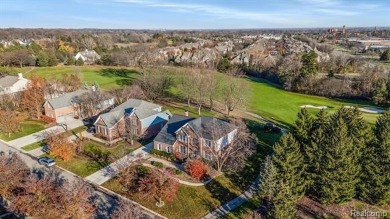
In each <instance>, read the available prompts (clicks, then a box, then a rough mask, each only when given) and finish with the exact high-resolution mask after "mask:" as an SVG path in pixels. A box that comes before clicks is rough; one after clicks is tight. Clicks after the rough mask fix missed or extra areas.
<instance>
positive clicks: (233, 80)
mask: <svg viewBox="0 0 390 219" xmlns="http://www.w3.org/2000/svg"><path fill="white" fill-rule="evenodd" d="M242 75H243V72H242V71H241V70H240V69H236V68H235V69H232V70H229V71H228V72H227V73H226V74H225V78H224V81H223V84H222V85H221V86H222V91H221V95H222V99H223V102H224V104H225V108H226V112H227V114H228V116H229V115H230V112H231V111H233V110H234V109H235V108H236V107H237V106H241V107H242V106H244V105H245V103H246V99H245V98H246V97H247V93H246V91H247V90H248V88H247V87H246V84H244V83H243V81H242V80H241V79H240V78H241V77H242ZM243 88H245V89H243Z"/></svg>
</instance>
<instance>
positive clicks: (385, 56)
mask: <svg viewBox="0 0 390 219" xmlns="http://www.w3.org/2000/svg"><path fill="white" fill-rule="evenodd" d="M380 60H381V61H390V49H386V50H385V51H384V52H383V53H382V55H381V58H380Z"/></svg>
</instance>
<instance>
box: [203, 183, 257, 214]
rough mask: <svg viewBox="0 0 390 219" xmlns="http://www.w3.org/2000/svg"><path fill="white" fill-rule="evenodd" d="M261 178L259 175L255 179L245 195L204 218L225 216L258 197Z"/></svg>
mask: <svg viewBox="0 0 390 219" xmlns="http://www.w3.org/2000/svg"><path fill="white" fill-rule="evenodd" d="M259 180H260V177H259V175H258V176H257V178H256V179H255V181H253V182H252V184H251V186H250V187H249V189H247V190H246V191H245V192H244V193H242V194H241V195H240V196H238V197H237V198H235V199H233V200H231V201H229V202H228V203H226V204H224V205H222V206H220V207H219V208H217V209H215V210H214V211H212V212H210V213H208V214H207V215H206V216H204V217H203V219H216V218H219V217H222V216H224V215H225V214H227V213H228V212H229V211H231V210H233V209H235V208H237V207H239V206H240V205H242V204H243V203H244V202H247V201H248V200H249V199H251V198H252V197H253V196H255V195H257V190H258V185H259Z"/></svg>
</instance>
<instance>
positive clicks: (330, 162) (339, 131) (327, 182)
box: [318, 109, 359, 203]
mask: <svg viewBox="0 0 390 219" xmlns="http://www.w3.org/2000/svg"><path fill="white" fill-rule="evenodd" d="M344 113H345V112H344V111H343V110H342V109H341V110H339V111H338V112H337V113H335V114H334V115H333V116H332V117H331V122H330V124H329V127H328V129H327V130H328V132H327V135H326V138H325V142H324V146H325V147H324V151H323V159H322V161H321V166H320V168H321V175H319V189H320V191H319V197H318V198H319V199H320V200H321V202H323V203H342V202H346V201H349V200H351V199H352V198H353V197H354V196H355V188H356V184H357V182H358V177H357V176H358V172H359V168H358V165H359V164H358V162H357V160H356V157H355V155H354V154H355V152H354V144H353V141H352V138H351V137H350V136H349V132H348V125H347V122H346V119H348V118H346V115H345V114H344Z"/></svg>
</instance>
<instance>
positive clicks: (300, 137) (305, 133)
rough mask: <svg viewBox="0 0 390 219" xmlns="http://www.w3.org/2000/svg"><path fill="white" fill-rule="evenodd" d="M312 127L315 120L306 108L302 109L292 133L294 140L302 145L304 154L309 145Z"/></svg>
mask: <svg viewBox="0 0 390 219" xmlns="http://www.w3.org/2000/svg"><path fill="white" fill-rule="evenodd" d="M312 126H313V118H312V117H311V115H310V113H309V112H308V111H307V109H306V108H301V111H299V113H298V116H297V119H296V120H295V125H294V127H293V128H292V131H291V132H292V133H293V136H294V138H295V139H296V140H297V141H298V142H299V143H300V146H301V149H302V152H304V150H305V147H306V145H307V144H308V143H309V137H310V135H311V133H310V132H311V129H312Z"/></svg>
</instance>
